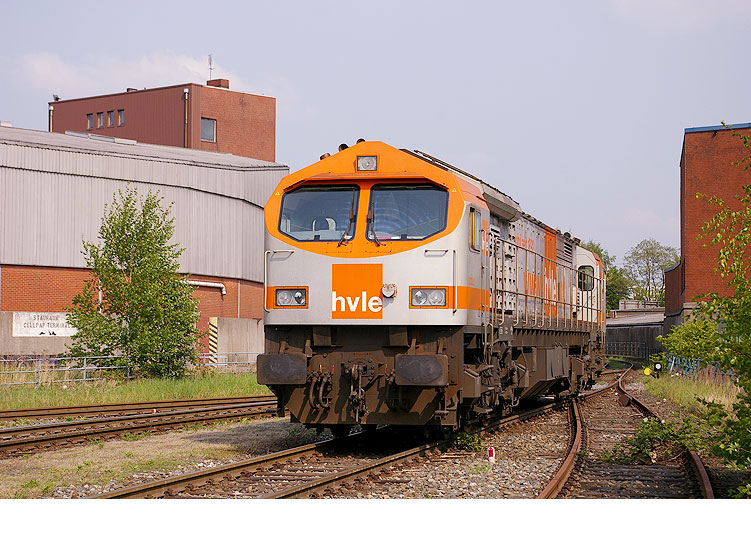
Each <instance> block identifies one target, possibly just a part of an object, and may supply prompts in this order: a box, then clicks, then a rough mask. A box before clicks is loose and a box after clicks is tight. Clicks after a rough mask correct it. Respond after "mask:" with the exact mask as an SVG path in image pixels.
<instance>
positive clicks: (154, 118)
mask: <svg viewBox="0 0 751 533" xmlns="http://www.w3.org/2000/svg"><path fill="white" fill-rule="evenodd" d="M186 88H188V89H189V90H190V96H189V99H188V105H189V109H188V142H187V145H188V147H189V148H195V149H199V150H208V151H211V152H223V153H230V154H235V155H239V156H243V157H252V158H254V159H261V160H264V161H274V160H275V159H276V99H275V98H272V97H269V96H258V95H253V94H245V93H238V92H234V91H228V90H226V89H218V88H214V87H205V86H201V85H197V84H185V85H178V86H174V87H160V88H156V89H146V90H140V91H134V92H130V93H119V94H112V95H104V96H93V97H91V98H78V99H75V100H61V101H59V102H50V105H52V106H53V107H54V111H53V118H52V131H53V132H56V133H65V131H77V132H84V133H94V134H97V135H105V136H108V137H121V138H126V139H135V140H136V141H138V142H142V143H149V144H160V145H165V146H179V147H182V146H185V100H184V89H186ZM118 109H124V110H125V124H124V125H123V126H118V125H117V111H118ZM108 111H114V119H115V120H114V125H113V126H110V125H109V124H108V123H107V112H108ZM98 112H103V113H104V127H103V128H97V117H96V114H97V113H98ZM88 113H92V114H93V115H94V127H93V129H90V130H88V129H87V128H86V126H87V124H86V115H87V114H88ZM201 117H205V118H213V119H215V120H216V129H217V131H216V142H205V141H202V140H201Z"/></svg>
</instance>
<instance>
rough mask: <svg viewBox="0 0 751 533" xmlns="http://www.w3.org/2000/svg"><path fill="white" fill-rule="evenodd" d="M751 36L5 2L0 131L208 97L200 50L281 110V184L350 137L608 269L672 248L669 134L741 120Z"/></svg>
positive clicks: (673, 159) (614, 7)
mask: <svg viewBox="0 0 751 533" xmlns="http://www.w3.org/2000/svg"><path fill="white" fill-rule="evenodd" d="M750 22H751V2H748V1H741V0H727V1H722V0H715V1H711V2H710V1H698V0H632V1H629V0H610V1H606V0H600V1H595V0H593V1H589V2H587V1H568V2H566V1H560V2H555V1H547V2H544V1H539V2H500V1H497V2H471V1H467V2H455V1H454V2H443V1H411V2H406V1H403V2H395V1H378V2H348V1H345V0H338V1H334V2H328V1H321V0H319V1H316V2H303V1H299V2H293V1H289V2H232V3H225V2H213V3H207V2H193V1H188V0H185V1H181V2H162V1H160V2H153V1H151V2H140V1H130V2H127V3H123V2H122V1H120V2H116V3H115V2H105V1H98V2H71V3H68V2H66V3H61V2H59V1H58V2H2V3H0V72H2V76H0V120H5V121H10V122H13V124H14V125H15V126H18V127H23V128H31V129H40V130H44V129H46V128H47V113H46V104H47V101H49V100H51V97H52V94H53V93H55V94H58V95H60V96H61V97H62V98H76V97H82V96H90V95H96V94H102V93H109V92H120V91H123V90H124V89H125V88H126V87H139V88H140V87H157V86H161V85H167V84H178V83H184V82H191V81H192V82H198V83H204V82H205V80H207V79H208V65H207V55H208V54H210V53H211V54H213V57H214V62H215V67H216V69H215V70H214V77H226V78H229V79H230V87H231V88H232V89H236V90H244V91H248V92H254V93H258V94H266V95H270V96H275V97H276V98H277V160H278V161H280V162H282V163H286V164H288V165H290V167H291V169H292V170H293V171H294V170H297V169H299V168H302V167H304V166H306V165H308V164H310V163H313V162H315V161H317V160H318V156H319V155H320V154H321V153H323V152H333V151H334V150H336V147H337V146H338V145H339V143H341V142H346V143H348V144H352V143H353V142H354V141H355V140H356V139H357V138H358V137H364V138H366V139H368V140H382V141H384V142H387V143H389V144H393V145H395V146H397V147H400V148H419V149H422V150H424V151H427V152H429V153H431V154H433V155H436V156H438V157H440V158H441V159H444V160H446V161H449V162H451V163H453V164H455V165H457V166H459V167H461V168H464V169H466V170H467V171H469V172H471V173H473V174H475V175H477V176H479V177H481V178H483V179H484V180H486V181H488V182H490V183H492V184H493V185H495V186H496V187H498V188H499V189H501V190H502V191H504V192H506V193H507V194H509V195H511V196H512V197H513V198H514V199H516V200H517V201H519V202H520V203H521V204H522V207H523V209H524V210H525V211H527V212H528V213H530V214H532V215H533V216H535V217H537V218H539V219H541V220H543V221H544V222H546V223H547V224H549V225H550V226H552V227H556V228H559V229H561V230H562V231H571V232H572V233H573V234H574V235H575V236H577V237H580V238H581V239H582V240H588V239H593V240H595V241H599V242H601V243H602V244H603V246H604V247H605V248H606V249H608V250H609V251H610V252H611V253H612V254H615V255H617V256H618V262H619V263H620V262H621V261H622V259H623V256H624V255H625V253H626V252H627V251H628V249H629V248H631V247H632V246H633V245H635V244H636V243H637V242H639V241H640V240H642V239H644V238H647V237H654V238H656V239H657V240H659V241H660V242H662V243H663V244H667V245H671V246H676V247H677V246H678V243H679V228H678V218H679V209H678V184H679V167H678V164H679V158H680V153H681V143H682V139H683V129H684V128H687V127H694V126H706V125H715V124H719V123H720V122H721V121H723V120H724V121H725V122H728V123H735V124H739V123H743V122H751V108H750V106H749V104H750V103H751V92H749V90H748V87H749V81H751V70H749V68H748V58H749V52H748V50H749V49H750V47H749V44H750V42H751V33H749V31H748V28H749V23H750ZM708 192H710V193H711V192H712V191H708Z"/></svg>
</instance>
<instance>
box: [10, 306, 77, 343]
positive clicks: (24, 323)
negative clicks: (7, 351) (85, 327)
mask: <svg viewBox="0 0 751 533" xmlns="http://www.w3.org/2000/svg"><path fill="white" fill-rule="evenodd" d="M76 331H77V330H76V328H74V327H71V325H70V324H68V313H33V312H27V311H16V312H14V313H13V336H14V337H46V336H49V337H71V336H72V335H74V334H75V333H76Z"/></svg>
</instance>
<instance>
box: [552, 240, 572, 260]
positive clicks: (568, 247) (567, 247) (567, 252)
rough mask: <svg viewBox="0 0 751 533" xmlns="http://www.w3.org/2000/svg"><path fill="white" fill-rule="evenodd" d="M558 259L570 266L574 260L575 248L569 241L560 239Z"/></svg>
mask: <svg viewBox="0 0 751 533" xmlns="http://www.w3.org/2000/svg"><path fill="white" fill-rule="evenodd" d="M556 257H557V259H558V261H559V262H561V263H565V264H569V265H570V264H571V263H572V262H573V260H574V246H573V245H572V244H571V243H570V242H569V241H567V240H564V239H559V240H558V246H556Z"/></svg>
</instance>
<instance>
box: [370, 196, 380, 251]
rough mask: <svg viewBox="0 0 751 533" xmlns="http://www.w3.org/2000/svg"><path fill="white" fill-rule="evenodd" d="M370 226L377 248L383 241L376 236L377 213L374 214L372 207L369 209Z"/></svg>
mask: <svg viewBox="0 0 751 533" xmlns="http://www.w3.org/2000/svg"><path fill="white" fill-rule="evenodd" d="M367 222H368V224H369V225H370V231H371V232H372V233H373V240H374V241H375V243H376V246H380V245H381V241H379V240H378V235H376V232H375V213H374V212H373V206H372V205H371V206H370V208H369V209H368V220H367Z"/></svg>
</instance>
